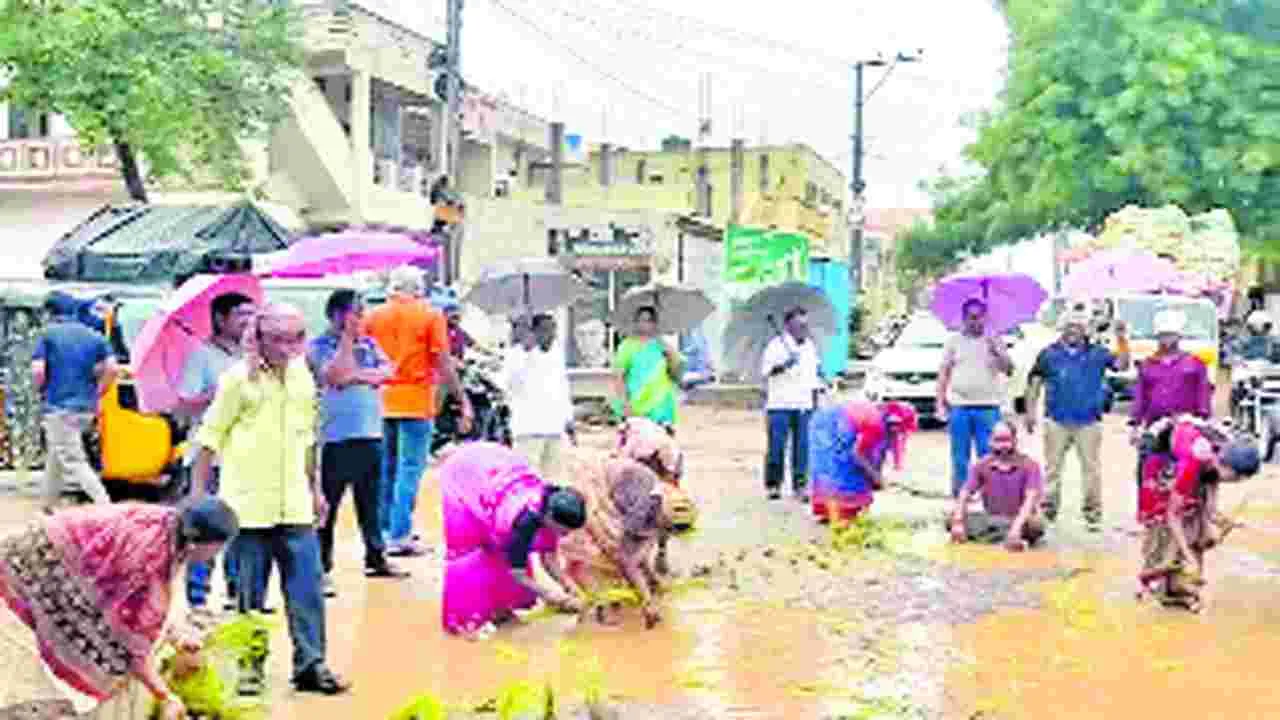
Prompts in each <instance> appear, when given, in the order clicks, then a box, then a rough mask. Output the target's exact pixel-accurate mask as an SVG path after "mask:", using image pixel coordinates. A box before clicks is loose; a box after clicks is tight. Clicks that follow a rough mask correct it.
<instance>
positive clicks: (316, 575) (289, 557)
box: [233, 525, 325, 678]
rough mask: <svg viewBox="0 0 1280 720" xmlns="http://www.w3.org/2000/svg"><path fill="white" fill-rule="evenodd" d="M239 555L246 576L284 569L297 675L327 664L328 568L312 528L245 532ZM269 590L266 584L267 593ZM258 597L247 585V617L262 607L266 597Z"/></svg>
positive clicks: (243, 591)
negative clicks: (325, 582)
mask: <svg viewBox="0 0 1280 720" xmlns="http://www.w3.org/2000/svg"><path fill="white" fill-rule="evenodd" d="M233 550H234V551H235V553H236V554H237V555H238V556H239V561H240V568H241V571H242V572H243V573H244V574H245V575H249V576H253V577H263V578H265V577H266V576H267V573H268V572H269V571H270V567H271V565H272V563H273V562H274V564H276V565H278V566H279V567H280V591H281V594H283V595H284V606H285V616H286V617H287V618H288V619H289V639H290V640H292V641H293V676H294V677H295V678H296V677H298V676H299V675H301V674H302V673H304V672H306V671H308V670H310V669H311V668H312V667H314V666H315V665H316V664H317V663H323V662H324V653H325V627H324V590H323V588H322V587H321V578H323V577H324V568H323V566H322V565H321V564H320V540H319V538H318V537H317V536H316V531H315V529H314V528H312V527H311V526H309V525H276V526H275V527H270V528H249V529H246V530H241V531H240V536H239V537H238V538H236V543H235V546H234V548H233ZM265 589H266V588H265V585H264V587H263V588H261V590H265ZM255 595H258V589H256V588H254V587H252V585H251V584H250V583H241V586H240V597H239V601H240V611H241V612H244V611H245V610H246V609H248V608H253V607H261V606H262V598H261V597H260V596H259V597H254V596H255ZM255 603H256V604H255Z"/></svg>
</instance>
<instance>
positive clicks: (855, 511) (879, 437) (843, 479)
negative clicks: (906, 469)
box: [809, 401, 918, 522]
mask: <svg viewBox="0 0 1280 720" xmlns="http://www.w3.org/2000/svg"><path fill="white" fill-rule="evenodd" d="M917 427H918V421H917V418H916V412H915V410H913V409H912V408H911V406H909V405H904V404H903V403H898V402H888V403H881V404H876V403H870V402H864V401H854V402H850V403H846V404H843V405H832V406H830V407H825V408H822V409H819V410H817V411H815V412H814V413H813V417H812V418H811V419H810V421H809V472H810V474H811V475H812V477H813V489H812V495H811V501H812V507H813V515H814V517H816V518H817V519H818V521H819V522H829V521H831V520H832V519H833V518H837V519H839V520H851V519H853V518H855V517H857V516H858V515H859V514H860V513H862V511H863V510H865V509H866V508H868V507H870V505H871V502H872V493H873V492H874V491H875V490H879V489H880V488H881V487H882V486H883V480H882V478H881V470H882V468H883V466H884V461H885V458H886V457H887V456H888V455H889V454H892V455H893V462H894V469H897V470H901V469H902V460H903V458H904V456H905V455H906V447H907V437H908V436H910V435H911V434H912V433H914V432H915V431H916V428H917Z"/></svg>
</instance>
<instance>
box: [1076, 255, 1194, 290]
mask: <svg viewBox="0 0 1280 720" xmlns="http://www.w3.org/2000/svg"><path fill="white" fill-rule="evenodd" d="M1179 274H1180V273H1179V272H1178V268H1177V267H1175V266H1174V264H1173V263H1171V262H1169V261H1168V260H1165V259H1164V258H1161V257H1158V256H1156V254H1155V253H1152V252H1150V251H1147V250H1124V249H1116V250H1103V251H1101V252H1096V253H1093V254H1092V255H1090V256H1089V257H1087V258H1085V259H1084V260H1082V261H1081V262H1079V263H1076V264H1075V265H1072V266H1071V272H1070V274H1068V275H1067V277H1066V279H1065V280H1064V281H1063V291H1064V292H1065V293H1066V295H1067V296H1068V297H1072V298H1090V299H1096V298H1103V297H1106V296H1108V295H1114V294H1115V293H1122V292H1150V291H1152V290H1159V289H1160V288H1162V287H1164V286H1166V285H1168V284H1170V283H1173V282H1176V281H1177V279H1178V276H1179Z"/></svg>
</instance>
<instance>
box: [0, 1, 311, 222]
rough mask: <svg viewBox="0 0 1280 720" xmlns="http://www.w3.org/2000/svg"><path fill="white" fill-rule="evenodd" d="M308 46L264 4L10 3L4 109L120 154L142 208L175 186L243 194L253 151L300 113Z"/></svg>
mask: <svg viewBox="0 0 1280 720" xmlns="http://www.w3.org/2000/svg"><path fill="white" fill-rule="evenodd" d="M297 36H298V33H297V32H296V24H295V22H294V15H293V13H292V12H291V11H289V10H288V9H286V8H285V4H284V3H275V2H266V1H264V0H218V1H212V0H0V73H2V74H4V75H7V77H8V85H7V87H4V88H3V89H0V100H7V101H8V102H11V103H13V104H15V105H17V106H19V107H22V108H27V109H31V110H35V111H40V112H57V113H61V114H63V115H65V116H66V117H67V120H68V122H69V123H70V124H71V126H72V127H73V128H75V130H76V132H77V133H78V135H79V137H80V138H81V140H82V141H83V142H84V143H85V144H86V145H90V146H96V147H101V146H107V145H109V146H111V147H113V148H114V149H115V152H116V155H117V157H118V158H119V160H120V168H121V174H122V176H123V179H124V182H125V186H126V187H127V188H128V191H129V195H130V196H131V197H133V198H134V199H135V200H138V201H141V202H146V200H147V191H146V187H145V184H144V180H146V179H156V180H159V179H163V178H169V177H173V176H179V177H183V178H186V179H188V180H190V179H194V178H195V177H197V176H200V177H202V178H209V179H214V180H216V181H218V182H219V183H220V184H221V185H223V186H224V187H227V188H231V189H236V188H240V187H242V186H243V183H244V181H245V179H246V167H245V158H244V153H243V150H242V147H241V144H240V143H241V141H243V140H247V139H254V138H261V137H265V135H266V133H267V132H268V131H269V129H270V127H271V125H272V124H273V123H274V122H275V121H276V120H277V119H279V118H280V117H281V116H282V115H283V113H284V112H286V111H287V109H288V105H287V98H288V96H289V86H290V83H291V77H290V75H291V71H292V70H294V69H296V68H298V67H299V66H300V64H301V51H300V48H299V46H298V44H297V41H296V40H295V38H296V37H297ZM143 161H145V163H146V165H147V170H148V173H149V176H150V177H149V178H144V177H143V171H142V169H141V167H140V164H141V163H142V162H143Z"/></svg>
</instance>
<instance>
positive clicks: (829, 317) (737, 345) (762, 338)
mask: <svg viewBox="0 0 1280 720" xmlns="http://www.w3.org/2000/svg"><path fill="white" fill-rule="evenodd" d="M792 308H801V309H803V310H804V311H805V312H806V313H807V314H808V316H809V327H810V329H811V330H812V331H813V335H814V337H815V338H816V339H817V340H818V341H822V340H825V339H826V338H829V337H831V336H833V335H835V334H836V309H835V306H834V305H832V304H831V300H830V299H828V298H827V295H826V293H824V292H823V291H822V290H820V289H818V288H816V287H813V286H812V285H805V284H804V283H799V282H789V283H783V284H781V285H772V286H770V287H767V288H764V289H763V290H760V291H759V292H757V293H756V294H754V295H752V296H751V297H750V298H748V299H747V301H746V303H744V304H743V305H742V306H740V307H738V308H737V309H735V310H734V311H733V314H732V315H731V316H730V318H729V326H728V327H727V328H726V329H725V331H724V354H725V358H726V363H727V365H728V369H729V370H730V371H732V372H733V373H735V374H737V375H739V376H741V377H743V378H744V379H746V380H748V381H753V382H754V381H759V380H761V379H763V377H762V375H761V372H760V360H761V358H762V356H763V355H764V349H765V347H766V346H767V345H768V344H769V342H770V341H771V340H773V339H774V338H775V337H777V336H778V335H780V334H782V319H783V317H784V316H785V315H786V313H787V311H788V310H791V309H792Z"/></svg>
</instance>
